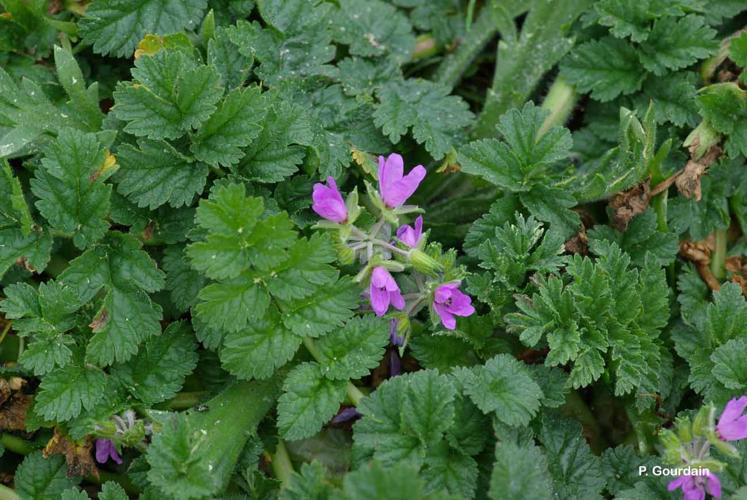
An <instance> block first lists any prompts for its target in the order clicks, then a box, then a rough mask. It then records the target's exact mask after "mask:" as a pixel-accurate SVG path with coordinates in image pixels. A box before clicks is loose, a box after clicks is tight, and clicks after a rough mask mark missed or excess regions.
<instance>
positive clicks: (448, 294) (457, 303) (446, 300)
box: [433, 283, 475, 330]
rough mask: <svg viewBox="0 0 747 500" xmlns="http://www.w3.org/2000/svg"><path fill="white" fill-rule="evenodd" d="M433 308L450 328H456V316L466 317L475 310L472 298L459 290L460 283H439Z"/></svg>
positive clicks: (442, 321)
mask: <svg viewBox="0 0 747 500" xmlns="http://www.w3.org/2000/svg"><path fill="white" fill-rule="evenodd" d="M433 308H434V309H435V310H436V313H437V314H438V317H439V318H441V323H442V324H443V325H444V326H445V327H446V328H448V329H449V330H453V329H454V328H456V318H455V317H454V316H462V317H466V316H470V315H471V314H473V313H474V312H475V308H474V307H472V299H471V298H470V296H469V295H465V294H464V293H462V292H461V291H460V290H459V283H444V284H443V285H439V286H438V288H436V293H435V296H434V299H433Z"/></svg>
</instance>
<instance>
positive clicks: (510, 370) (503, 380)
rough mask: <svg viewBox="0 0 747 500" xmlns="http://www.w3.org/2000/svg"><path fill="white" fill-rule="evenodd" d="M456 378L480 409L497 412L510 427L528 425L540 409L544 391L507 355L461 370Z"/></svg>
mask: <svg viewBox="0 0 747 500" xmlns="http://www.w3.org/2000/svg"><path fill="white" fill-rule="evenodd" d="M456 375H457V378H458V379H459V381H460V382H461V384H462V386H463V387H464V391H465V392H466V393H467V394H468V395H469V397H470V398H471V399H472V401H474V403H475V404H476V405H477V407H478V408H480V410H482V411H483V412H484V413H489V412H495V414H496V417H498V419H499V420H500V421H501V422H504V423H505V424H507V425H512V426H517V425H526V424H527V423H528V422H529V420H531V418H532V417H533V416H534V415H535V414H536V413H537V410H538V409H539V406H540V399H541V398H542V390H541V389H540V387H539V386H538V385H537V383H536V382H535V381H534V380H533V379H532V377H531V376H530V375H529V373H528V371H527V369H526V368H525V367H524V365H522V363H521V362H519V361H517V360H516V359H514V358H512V357H511V356H509V355H507V354H499V355H498V356H495V357H494V358H491V359H490V360H488V361H487V362H486V363H485V365H483V366H477V367H473V368H460V369H459V370H458V371H457V372H456Z"/></svg>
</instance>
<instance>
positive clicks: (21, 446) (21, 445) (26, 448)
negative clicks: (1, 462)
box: [0, 433, 36, 455]
mask: <svg viewBox="0 0 747 500" xmlns="http://www.w3.org/2000/svg"><path fill="white" fill-rule="evenodd" d="M0 444H2V445H3V446H4V447H5V449H6V450H10V451H12V452H13V453H17V454H19V455H28V454H29V453H31V452H32V451H34V450H35V449H36V448H34V446H33V445H32V444H31V443H29V442H28V441H26V440H25V439H22V438H19V437H18V436H14V435H13V434H6V433H3V434H2V435H0Z"/></svg>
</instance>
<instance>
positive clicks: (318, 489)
mask: <svg viewBox="0 0 747 500" xmlns="http://www.w3.org/2000/svg"><path fill="white" fill-rule="evenodd" d="M325 475H326V469H325V468H324V466H323V465H322V464H321V463H320V462H318V461H317V460H314V461H313V462H311V463H304V464H302V465H301V470H300V472H295V471H294V472H293V475H292V476H291V478H290V481H289V482H288V484H287V486H286V487H284V488H283V489H282V490H280V495H279V499H280V500H326V499H327V498H330V496H331V495H332V485H331V484H330V482H329V481H328V480H327V479H326V477H325Z"/></svg>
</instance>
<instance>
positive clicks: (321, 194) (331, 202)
mask: <svg viewBox="0 0 747 500" xmlns="http://www.w3.org/2000/svg"><path fill="white" fill-rule="evenodd" d="M311 199H312V200H313V201H314V203H313V204H312V205H311V209H312V210H313V211H314V212H316V213H317V214H319V215H320V216H322V217H324V218H325V219H327V220H331V221H332V222H337V223H338V224H340V223H343V222H345V221H347V220H348V207H347V206H346V205H345V201H344V200H343V199H342V195H341V194H340V191H339V190H338V189H337V183H335V180H334V179H333V178H332V177H327V185H326V186H325V185H324V184H322V183H320V182H317V183H316V184H314V192H313V193H312V194H311Z"/></svg>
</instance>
